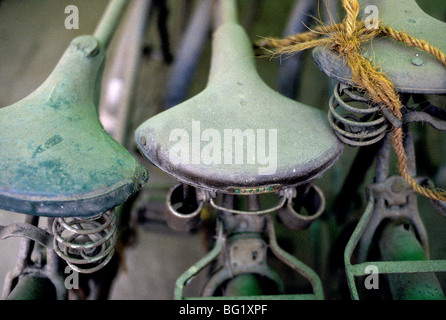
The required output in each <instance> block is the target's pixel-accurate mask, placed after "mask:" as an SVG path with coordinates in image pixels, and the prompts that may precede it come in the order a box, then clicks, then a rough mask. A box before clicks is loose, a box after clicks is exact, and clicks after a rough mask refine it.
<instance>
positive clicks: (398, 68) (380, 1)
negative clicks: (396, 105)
mask: <svg viewBox="0 0 446 320" xmlns="http://www.w3.org/2000/svg"><path fill="white" fill-rule="evenodd" d="M369 4H370V5H372V4H373V5H376V6H377V7H378V10H379V16H380V19H381V23H383V24H385V25H387V26H390V27H392V28H394V29H395V30H398V31H405V32H407V33H408V34H409V35H411V36H413V37H416V38H418V39H423V40H426V41H428V42H429V44H431V45H433V46H434V47H437V48H438V49H440V50H442V51H443V52H445V51H446V37H445V36H444V35H445V34H446V23H444V22H442V21H439V20H437V19H435V18H433V17H431V16H429V15H428V14H426V13H425V12H424V11H423V10H422V9H421V8H420V7H419V6H418V4H417V3H416V1H415V0H374V1H373V0H367V1H363V2H362V6H361V8H362V10H361V12H362V13H364V12H365V8H366V7H367V5H369ZM366 16H367V14H366ZM362 53H363V55H364V56H365V57H367V58H369V59H370V60H371V61H372V63H375V65H376V66H378V67H380V68H381V69H382V71H383V72H384V73H386V74H387V75H388V76H389V77H390V79H391V80H392V81H393V82H394V84H395V87H396V89H397V90H398V91H400V92H407V93H420V94H444V93H446V69H445V68H444V67H443V66H442V64H441V63H440V62H439V61H437V60H436V58H435V57H433V56H431V55H430V54H428V53H425V52H423V51H421V50H418V49H416V48H411V47H408V46H407V45H405V44H404V43H402V42H398V41H395V40H393V39H391V38H389V37H377V38H375V39H374V40H373V41H369V42H368V43H366V44H364V45H363V52H362ZM313 59H314V61H315V63H316V65H317V66H318V67H319V68H320V69H321V70H322V71H323V72H324V73H325V74H326V75H327V76H329V77H331V78H335V79H336V80H339V81H341V82H345V83H349V84H353V83H352V75H351V71H350V69H349V67H348V66H347V65H346V64H345V63H344V61H343V58H342V57H341V56H339V55H338V54H336V53H334V52H332V51H330V50H328V49H325V48H322V47H320V48H316V49H314V50H313Z"/></svg>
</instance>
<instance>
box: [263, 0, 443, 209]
mask: <svg viewBox="0 0 446 320" xmlns="http://www.w3.org/2000/svg"><path fill="white" fill-rule="evenodd" d="M342 4H343V7H344V9H345V11H346V16H345V18H344V20H343V22H342V23H339V24H334V25H330V26H325V25H321V26H317V27H316V28H315V29H314V30H310V31H309V32H305V33H301V34H297V35H293V36H291V37H288V38H286V39H274V38H266V39H263V40H262V41H260V42H259V43H258V47H261V48H264V49H266V48H271V49H274V50H275V51H274V52H273V55H276V54H286V53H297V52H300V51H303V50H307V49H311V48H315V47H320V46H323V47H326V48H328V49H329V50H332V51H335V52H337V53H338V54H340V55H341V56H342V57H343V58H344V60H345V61H346V62H347V64H348V65H349V67H350V69H351V71H352V75H353V78H352V79H353V82H354V84H355V87H357V88H358V89H360V90H365V91H366V92H367V93H368V95H369V98H370V99H371V100H372V101H373V102H374V103H376V104H382V105H385V106H386V107H387V108H389V109H390V110H391V111H392V113H393V114H394V115H395V117H396V118H397V119H398V120H401V119H402V113H401V109H402V108H403V104H402V103H401V101H400V98H399V95H398V93H397V91H396V89H395V85H394V84H393V82H392V80H391V79H390V78H389V77H388V76H387V75H386V74H385V73H383V72H381V71H379V70H377V69H376V68H375V67H374V66H372V64H371V62H370V61H369V60H368V59H366V58H365V57H364V56H362V54H361V53H360V48H361V44H362V43H364V42H367V41H370V40H372V39H373V38H375V37H376V36H385V37H390V38H392V39H394V40H396V41H399V42H403V43H404V44H406V45H407V46H410V47H412V48H418V49H420V50H423V51H425V52H427V53H429V54H431V55H432V56H434V57H435V58H436V59H438V60H439V61H440V62H441V63H442V64H443V66H445V67H446V55H445V54H444V53H443V52H442V51H441V50H440V49H438V48H436V47H434V46H432V45H430V44H429V43H428V42H427V41H425V40H422V39H417V38H415V37H412V36H410V35H408V34H407V33H406V32H403V31H398V30H395V29H393V28H391V27H389V26H383V25H381V24H380V26H379V27H378V28H377V29H368V28H366V26H365V24H364V23H363V22H359V21H358V20H357V18H358V15H359V10H360V6H359V3H358V0H342ZM403 141H404V134H403V128H401V127H397V126H395V125H393V135H392V145H393V148H394V150H395V153H396V155H397V157H398V169H399V172H400V174H401V176H402V177H403V178H404V180H406V182H407V183H408V184H409V185H410V186H411V187H412V189H413V190H414V191H415V192H417V193H419V194H421V195H423V196H425V197H428V198H431V199H434V200H438V201H446V191H445V190H441V189H436V188H428V187H424V186H421V185H420V184H418V183H417V182H416V180H415V179H414V178H413V177H412V176H411V175H410V173H409V170H408V158H407V155H406V152H405V149H404V143H403Z"/></svg>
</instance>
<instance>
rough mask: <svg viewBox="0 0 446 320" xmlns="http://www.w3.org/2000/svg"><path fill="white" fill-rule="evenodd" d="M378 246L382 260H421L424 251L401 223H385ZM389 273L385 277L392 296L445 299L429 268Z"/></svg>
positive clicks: (409, 298)
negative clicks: (419, 270) (426, 270)
mask: <svg viewBox="0 0 446 320" xmlns="http://www.w3.org/2000/svg"><path fill="white" fill-rule="evenodd" d="M379 249H380V252H381V255H382V258H383V260H385V261H423V260H427V257H426V253H425V252H424V249H423V247H422V246H421V244H420V242H419V241H418V240H417V238H416V236H415V234H414V233H413V232H412V231H410V230H407V229H406V228H404V225H402V224H396V223H388V224H387V225H386V226H385V227H384V229H383V232H382V234H381V237H380V239H379ZM408 268H409V270H405V273H399V274H389V275H387V279H388V282H389V287H390V291H391V293H392V297H393V299H394V300H445V296H444V293H443V291H442V288H441V286H440V284H439V282H438V279H437V278H436V276H435V273H432V272H429V273H428V272H423V273H419V272H416V270H413V273H411V272H410V271H411V270H410V265H409V267H408Z"/></svg>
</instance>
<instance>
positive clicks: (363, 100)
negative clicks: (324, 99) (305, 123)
mask: <svg viewBox="0 0 446 320" xmlns="http://www.w3.org/2000/svg"><path fill="white" fill-rule="evenodd" d="M352 102H353V103H352ZM354 103H356V104H355V105H353V104H354ZM329 109H330V110H329V113H328V121H329V123H330V125H331V127H332V128H333V129H334V132H335V133H336V135H337V136H338V138H339V139H340V140H341V141H342V142H344V143H346V144H347V145H349V146H355V147H358V146H367V145H371V144H374V143H376V142H378V141H380V140H381V139H383V138H384V137H385V135H386V133H387V130H388V121H387V120H386V118H385V117H384V116H383V115H382V114H381V112H380V106H379V105H371V103H370V101H369V100H368V99H367V97H365V96H363V95H361V93H360V92H357V91H355V90H354V89H353V88H352V87H351V86H349V85H347V84H344V83H341V82H339V83H338V84H337V85H336V87H335V89H334V93H333V95H332V97H331V98H330V102H329Z"/></svg>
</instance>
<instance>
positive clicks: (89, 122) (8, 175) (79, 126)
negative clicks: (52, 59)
mask: <svg viewBox="0 0 446 320" xmlns="http://www.w3.org/2000/svg"><path fill="white" fill-rule="evenodd" d="M104 52H105V50H104V48H103V45H102V44H100V42H99V41H98V40H97V39H96V38H95V37H92V36H81V37H78V38H76V39H74V40H73V41H72V43H71V44H70V46H69V47H68V49H67V50H66V52H65V53H64V54H63V56H62V58H61V59H60V61H59V63H58V64H57V66H56V68H55V69H54V71H53V72H52V73H51V75H50V76H49V77H48V79H47V80H46V81H45V82H44V83H43V84H42V85H41V86H40V87H39V88H38V89H36V90H35V91H34V92H33V93H31V94H30V95H29V96H27V97H25V98H24V99H22V100H20V101H19V102H16V103H14V104H13V105H10V106H8V107H4V108H2V109H0V208H1V209H4V210H8V211H16V212H19V213H24V214H30V215H41V216H58V217H68V216H78V217H89V216H92V215H97V214H99V213H102V212H105V211H107V210H109V209H111V208H113V207H115V206H117V205H119V204H121V203H122V202H124V201H125V200H126V199H127V198H128V197H129V196H130V195H131V194H132V193H133V192H135V191H136V190H137V188H139V187H140V186H141V185H143V184H145V182H146V181H147V179H148V175H147V171H146V170H145V169H144V168H143V167H142V166H141V165H140V164H139V163H138V162H137V161H136V159H135V158H134V157H133V156H132V155H131V154H130V153H129V152H128V151H127V150H126V149H125V148H124V147H123V146H121V145H120V144H119V143H118V142H117V141H115V140H113V138H111V137H110V135H109V134H108V133H106V132H105V130H104V129H103V127H102V125H101V123H100V121H99V117H98V102H99V90H100V84H101V78H102V71H103V65H104V63H103V62H104V57H105V53H104Z"/></svg>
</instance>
